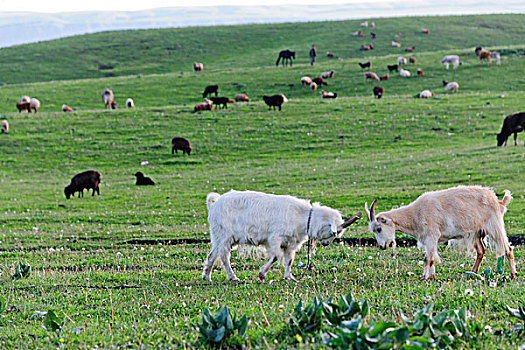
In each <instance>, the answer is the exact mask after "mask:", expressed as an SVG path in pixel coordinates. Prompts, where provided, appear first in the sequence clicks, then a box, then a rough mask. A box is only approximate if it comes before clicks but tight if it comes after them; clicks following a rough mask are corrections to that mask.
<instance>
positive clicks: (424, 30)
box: [421, 28, 430, 34]
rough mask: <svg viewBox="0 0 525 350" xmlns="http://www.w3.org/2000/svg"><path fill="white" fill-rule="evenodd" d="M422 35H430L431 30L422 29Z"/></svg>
mask: <svg viewBox="0 0 525 350" xmlns="http://www.w3.org/2000/svg"><path fill="white" fill-rule="evenodd" d="M421 33H422V34H428V33H430V30H428V29H426V28H422V29H421Z"/></svg>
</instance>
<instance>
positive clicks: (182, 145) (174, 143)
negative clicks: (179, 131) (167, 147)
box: [171, 137, 191, 156]
mask: <svg viewBox="0 0 525 350" xmlns="http://www.w3.org/2000/svg"><path fill="white" fill-rule="evenodd" d="M178 150H181V151H182V154H185V153H186V154H187V155H188V156H189V155H190V154H191V143H190V140H188V139H185V138H184V137H174V138H173V139H171V154H173V152H175V153H179V152H178Z"/></svg>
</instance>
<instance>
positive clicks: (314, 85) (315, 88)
mask: <svg viewBox="0 0 525 350" xmlns="http://www.w3.org/2000/svg"><path fill="white" fill-rule="evenodd" d="M310 90H312V91H315V90H317V84H316V83H313V82H312V83H311V84H310Z"/></svg>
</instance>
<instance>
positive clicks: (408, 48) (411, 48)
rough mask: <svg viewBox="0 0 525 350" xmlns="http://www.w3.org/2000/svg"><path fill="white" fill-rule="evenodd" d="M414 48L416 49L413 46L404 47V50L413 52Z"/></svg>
mask: <svg viewBox="0 0 525 350" xmlns="http://www.w3.org/2000/svg"><path fill="white" fill-rule="evenodd" d="M415 49H416V47H415V46H412V47H407V48H406V49H405V52H414V50H415Z"/></svg>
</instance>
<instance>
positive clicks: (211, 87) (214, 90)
mask: <svg viewBox="0 0 525 350" xmlns="http://www.w3.org/2000/svg"><path fill="white" fill-rule="evenodd" d="M212 93H215V96H218V95H219V85H208V86H206V88H205V89H204V92H203V93H202V98H206V97H207V96H208V94H210V95H211V94H212Z"/></svg>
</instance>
